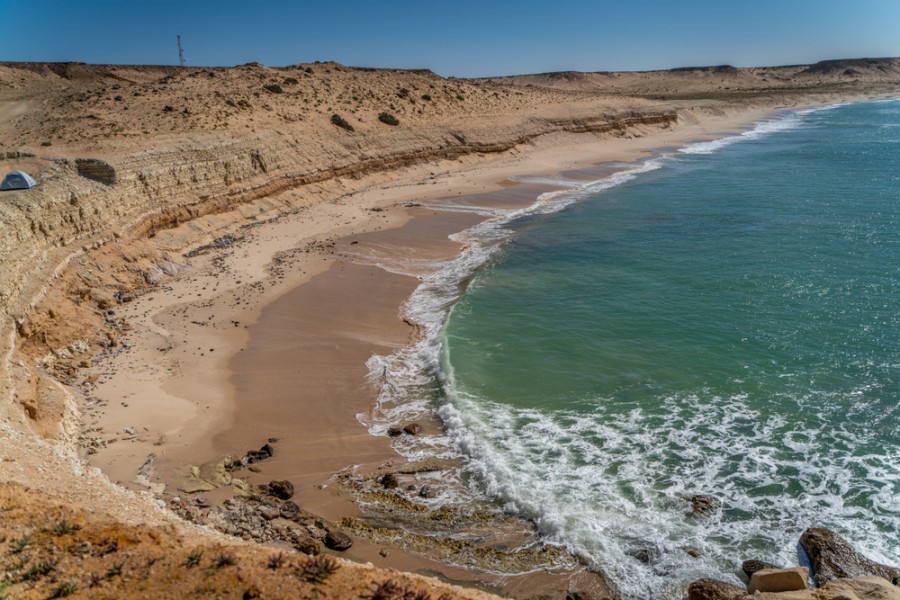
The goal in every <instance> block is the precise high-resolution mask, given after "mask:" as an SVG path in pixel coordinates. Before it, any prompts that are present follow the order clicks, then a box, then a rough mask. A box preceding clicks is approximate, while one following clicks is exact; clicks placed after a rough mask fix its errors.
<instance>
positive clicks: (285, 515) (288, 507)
mask: <svg viewBox="0 0 900 600" xmlns="http://www.w3.org/2000/svg"><path fill="white" fill-rule="evenodd" d="M278 515H279V516H280V517H281V518H282V519H287V520H289V521H297V520H299V519H300V518H301V517H302V516H303V511H302V510H301V508H300V507H299V506H298V505H297V503H296V502H291V501H290V500H289V501H287V502H285V503H284V504H282V505H281V508H279V509H278Z"/></svg>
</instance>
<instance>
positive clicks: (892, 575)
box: [688, 528, 900, 600]
mask: <svg viewBox="0 0 900 600" xmlns="http://www.w3.org/2000/svg"><path fill="white" fill-rule="evenodd" d="M800 545H801V546H802V547H803V550H804V552H805V553H806V556H807V558H808V559H809V564H810V567H811V568H812V574H813V582H814V583H815V586H816V587H817V588H818V589H810V588H809V581H810V577H809V576H810V569H809V568H807V567H792V568H779V567H778V566H776V565H773V564H771V563H766V562H763V561H759V560H747V561H744V563H743V564H742V565H741V569H742V570H743V571H744V573H745V574H746V575H747V577H749V578H750V581H749V584H748V585H747V587H746V588H744V587H740V586H737V585H732V584H730V583H726V582H724V581H718V580H716V579H699V580H697V581H695V582H693V583H692V584H691V585H690V587H689V588H688V600H736V599H738V598H745V597H754V598H759V597H760V596H759V594H774V596H772V598H773V599H778V598H784V599H790V600H838V599H844V600H848V599H864V598H883V599H885V600H888V599H894V600H900V569H898V568H895V567H890V566H888V565H882V564H879V563H876V562H874V561H871V560H869V559H868V558H866V557H865V556H863V555H862V554H861V553H859V552H858V551H857V550H856V549H855V548H854V547H853V545H852V544H850V543H849V542H848V541H847V540H845V539H844V538H842V537H841V536H840V535H838V534H837V533H835V532H833V531H831V530H829V529H824V528H809V529H807V530H806V531H805V532H803V535H802V536H801V537H800ZM765 597H766V598H768V597H769V596H765Z"/></svg>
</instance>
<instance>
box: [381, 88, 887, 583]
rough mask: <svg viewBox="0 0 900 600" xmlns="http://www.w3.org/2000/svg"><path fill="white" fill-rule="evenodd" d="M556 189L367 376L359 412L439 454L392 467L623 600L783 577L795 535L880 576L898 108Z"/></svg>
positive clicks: (779, 122)
mask: <svg viewBox="0 0 900 600" xmlns="http://www.w3.org/2000/svg"><path fill="white" fill-rule="evenodd" d="M560 183H561V184H566V185H567V187H566V189H565V190H563V191H562V192H556V193H552V194H545V195H544V196H542V197H541V198H540V199H538V201H537V202H536V203H535V205H534V206H532V207H530V208H529V209H528V210H524V211H518V212H510V213H501V212H498V214H496V215H495V217H494V219H492V220H491V221H488V222H487V223H485V224H484V225H482V226H479V227H476V228H474V229H473V230H469V231H467V232H464V233H463V234H461V236H460V239H462V240H463V241H465V242H466V244H467V249H466V252H464V254H463V256H461V257H460V259H459V260H457V261H454V262H453V263H452V264H448V265H445V266H444V267H443V268H442V269H440V270H439V271H438V272H437V273H435V274H434V275H433V276H431V277H429V278H426V279H425V281H423V284H422V286H420V289H419V290H417V292H416V294H415V295H414V296H413V298H411V300H410V302H409V303H408V304H407V307H406V311H407V313H409V315H410V316H411V317H412V318H415V319H416V320H417V321H419V322H421V323H424V324H425V325H426V327H425V329H426V333H427V335H426V339H425V340H423V342H422V343H420V344H419V345H418V346H417V347H415V348H412V349H407V350H405V351H401V352H399V353H398V354H396V355H393V356H392V357H377V360H375V361H374V362H375V363H377V365H373V370H374V369H375V368H376V367H377V368H378V369H380V370H383V371H382V372H387V371H388V370H390V373H391V377H389V378H388V380H387V382H386V384H385V386H384V389H383V392H382V407H383V410H384V413H385V415H386V416H387V417H389V418H388V419H387V420H390V418H396V416H397V414H399V413H400V412H402V411H408V410H410V407H412V408H414V409H423V408H426V407H427V408H430V409H434V410H437V412H438V414H439V415H440V417H441V418H442V420H443V421H444V423H445V426H446V430H447V434H446V436H443V437H441V438H440V439H436V440H430V441H423V440H417V441H415V442H404V443H408V444H410V445H408V446H407V447H405V448H401V449H403V450H405V451H407V452H409V453H410V454H416V453H425V454H427V453H431V454H444V455H461V456H463V457H465V459H466V464H467V468H466V475H465V478H464V484H465V485H466V486H467V487H468V489H469V490H470V491H471V493H472V494H481V495H484V496H488V497H491V498H494V499H496V500H497V501H498V502H500V503H502V504H503V505H504V506H505V508H506V509H507V510H509V511H512V512H515V513H518V514H521V515H524V516H526V517H528V518H530V519H533V520H534V522H535V523H536V524H537V526H538V528H539V529H540V531H541V533H542V534H543V536H544V538H545V539H546V540H548V541H550V542H553V543H558V544H563V545H565V546H567V547H568V548H569V549H570V550H571V551H572V552H574V553H576V554H578V555H579V556H581V557H583V558H584V559H585V560H586V561H588V562H589V563H592V564H596V565H598V566H600V567H601V568H603V569H604V570H605V571H606V572H607V573H608V574H610V575H611V576H612V579H613V580H614V581H616V582H617V584H618V585H619V587H620V591H621V592H622V593H623V595H625V596H626V597H634V598H642V597H665V596H677V594H678V593H679V592H680V591H683V589H684V586H685V585H686V584H687V583H689V582H690V581H691V580H693V579H696V578H699V577H718V578H722V579H726V580H731V581H733V582H737V581H738V579H737V573H738V572H739V566H740V562H741V561H742V560H744V559H749V558H758V559H763V560H768V561H771V562H776V563H782V564H785V565H793V564H796V562H797V550H796V543H797V540H798V538H799V536H800V533H802V531H803V529H804V528H806V527H809V526H824V527H830V528H833V529H835V530H837V531H838V532H839V533H842V534H843V535H845V536H846V537H848V538H850V539H851V540H852V541H853V542H854V543H856V544H857V545H858V547H860V548H861V549H863V550H864V551H865V552H867V553H868V554H869V555H870V556H871V557H873V558H876V559H880V560H882V561H887V562H892V563H894V564H897V563H900V542H898V539H900V102H897V101H883V102H870V103H862V104H852V105H843V106H837V107H829V108H827V109H821V110H811V111H802V112H794V113H789V114H784V115H781V116H779V117H777V118H775V119H773V120H771V121H768V122H765V123H760V124H759V125H757V127H756V128H754V129H753V130H752V131H748V132H747V133H745V134H743V135H738V136H733V137H729V138H725V139H722V140H717V141H714V142H707V143H702V144H695V145H692V146H689V147H686V148H682V149H681V150H677V151H672V152H670V153H668V154H665V155H662V156H659V157H656V158H654V159H652V160H649V161H647V162H645V163H643V164H641V165H638V166H636V167H635V166H632V167H630V168H629V169H628V170H625V171H623V172H620V173H618V174H617V175H614V176H612V177H610V178H605V179H603V180H599V181H596V182H592V183H590V184H576V183H574V182H565V181H560ZM461 290H464V292H461ZM379 360H380V361H381V362H379ZM374 429H377V427H374ZM698 493H702V494H710V495H713V496H715V497H716V498H717V499H718V500H720V501H721V503H722V509H721V510H720V511H717V512H716V513H714V514H712V515H711V516H709V517H708V518H700V519H698V518H695V517H693V516H690V515H689V514H688V513H689V507H688V503H687V501H686V500H685V498H686V497H690V496H691V495H693V494H698ZM697 554H699V556H692V555H697Z"/></svg>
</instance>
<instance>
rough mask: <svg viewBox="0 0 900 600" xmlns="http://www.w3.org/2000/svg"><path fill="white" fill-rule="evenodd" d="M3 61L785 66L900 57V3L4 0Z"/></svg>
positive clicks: (520, 69) (495, 67)
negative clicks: (135, 0)
mask: <svg viewBox="0 0 900 600" xmlns="http://www.w3.org/2000/svg"><path fill="white" fill-rule="evenodd" d="M0 18H2V19H3V21H4V22H5V23H7V25H8V27H7V31H6V33H5V34H4V37H3V38H2V40H0V60H4V61H25V62H31V61H34V62H70V61H71V62H86V63H108V64H160V65H167V64H168V65H177V64H178V50H177V46H176V36H177V35H179V34H180V35H181V36H182V44H183V47H184V52H185V58H186V64H187V65H188V66H208V67H227V66H234V65H239V64H244V63H248V62H260V63H263V64H266V65H269V66H273V67H280V66H287V65H291V64H297V63H306V62H315V61H323V62H326V61H335V62H339V63H342V64H346V65H351V66H358V67H377V68H399V69H417V68H419V69H430V70H432V71H435V72H436V73H438V74H440V75H442V76H445V77H450V76H456V77H487V76H499V75H518V74H527V73H542V72H549V71H569V70H574V71H648V70H658V69H670V68H677V67H690V66H710V65H720V64H729V65H733V66H736V67H757V66H760V67H761V66H781V65H790V64H807V63H815V62H819V61H821V60H830V59H841V58H881V57H897V56H900V36H898V35H897V34H896V32H897V31H900V2H896V1H894V0H858V1H857V2H855V3H854V4H853V10H848V6H847V3H846V2H842V1H838V0H821V1H817V2H812V1H794V2H783V1H782V2H777V1H774V0H760V1H758V2H755V3H752V5H749V4H748V5H738V6H734V5H730V4H726V3H721V2H715V1H712V0H685V1H684V2H681V3H678V4H677V5H676V4H675V3H671V2H665V1H663V0H643V1H638V2H633V3H631V4H630V5H629V6H625V5H624V4H623V3H611V2H609V3H604V2H585V1H581V0H563V1H562V2H557V3H554V4H553V5H552V6H548V5H546V3H540V2H536V1H534V0H523V1H522V2H519V3H516V4H515V5H507V4H506V3H497V2H495V3H490V2H476V1H474V0H460V1H459V2H456V3H454V5H453V8H452V10H451V9H449V8H445V7H443V6H433V5H423V4H418V3H413V2H409V1H395V2H392V3H390V4H380V5H375V4H373V3H366V2H360V1H358V0H352V1H345V2H341V3H336V4H334V5H330V6H321V5H302V4H297V3H286V2H275V3H270V4H267V5H265V6H256V7H253V9H252V10H248V9H247V8H246V5H243V4H242V3H238V2H234V1H232V0H226V1H222V2H212V1H210V0H197V1H195V2H191V3H189V4H188V3H177V2H174V1H172V0H163V1H160V2H156V3H154V4H153V5H152V6H146V5H141V4H134V5H132V4H120V3H114V2H111V1H110V0H94V1H91V2H79V3H72V2H64V1H62V0H28V1H24V0H6V1H5V2H3V4H2V6H0Z"/></svg>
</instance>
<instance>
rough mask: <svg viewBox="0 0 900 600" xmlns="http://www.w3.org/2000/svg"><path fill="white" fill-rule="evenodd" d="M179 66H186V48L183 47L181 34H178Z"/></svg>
mask: <svg viewBox="0 0 900 600" xmlns="http://www.w3.org/2000/svg"><path fill="white" fill-rule="evenodd" d="M178 66H181V67H183V66H184V50H182V49H181V34H180V33H179V34H178Z"/></svg>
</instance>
